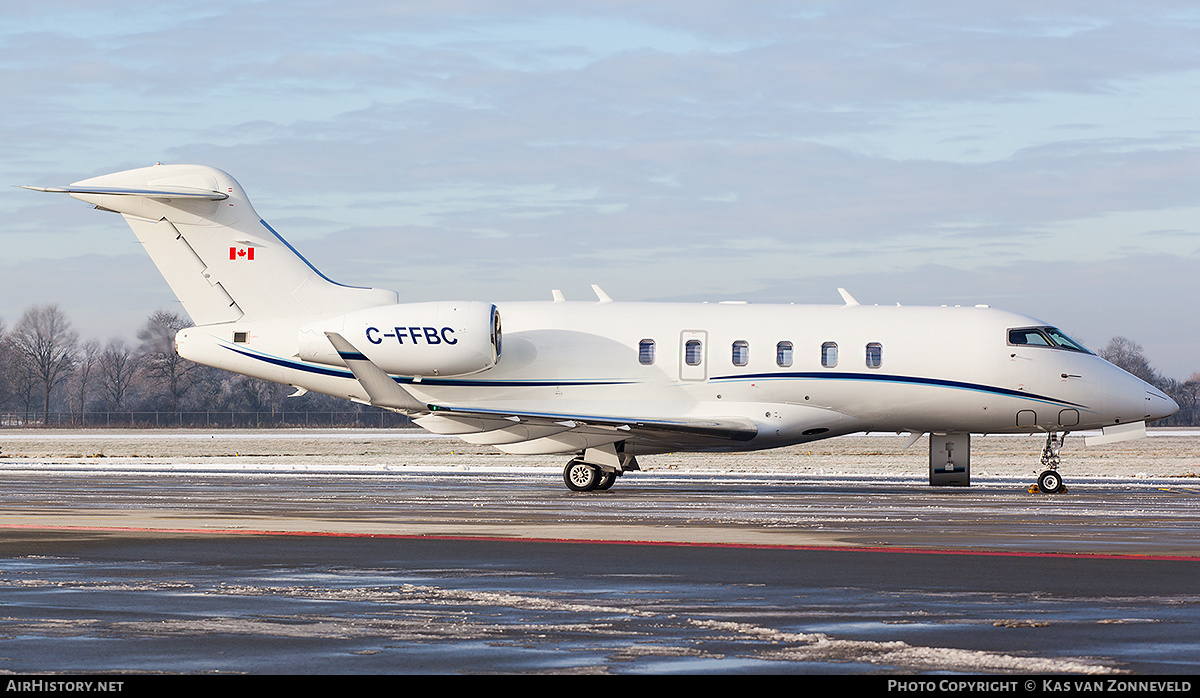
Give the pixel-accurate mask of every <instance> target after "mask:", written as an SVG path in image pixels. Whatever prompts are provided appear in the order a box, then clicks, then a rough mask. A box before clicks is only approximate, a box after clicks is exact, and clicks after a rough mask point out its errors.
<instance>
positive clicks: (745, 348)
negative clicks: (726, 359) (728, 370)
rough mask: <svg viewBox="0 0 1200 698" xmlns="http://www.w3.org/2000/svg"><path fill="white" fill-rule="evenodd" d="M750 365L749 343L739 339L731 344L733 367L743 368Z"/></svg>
mask: <svg viewBox="0 0 1200 698" xmlns="http://www.w3.org/2000/svg"><path fill="white" fill-rule="evenodd" d="M748 363H750V343H749V342H747V341H746V340H744V339H739V340H738V341H736V342H734V343H733V365H734V366H745V365H746V364H748Z"/></svg>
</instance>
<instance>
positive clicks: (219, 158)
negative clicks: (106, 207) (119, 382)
mask: <svg viewBox="0 0 1200 698" xmlns="http://www.w3.org/2000/svg"><path fill="white" fill-rule="evenodd" d="M0 19H3V20H4V21H3V22H0V89H3V90H4V92H5V94H6V113H5V116H6V123H7V124H8V125H9V129H10V133H12V134H14V137H12V138H9V139H5V142H3V143H0V172H2V173H3V174H4V176H5V177H7V178H8V181H9V182H10V183H11V184H26V183H29V184H63V183H66V182H70V181H76V180H79V179H83V178H85V177H89V176H93V175H96V174H100V173H103V172H107V171H115V170H119V169H125V168H130V167H137V166H144V165H148V164H151V163H153V162H155V161H159V160H161V161H164V162H199V163H203V164H209V165H213V166H217V167H220V168H222V169H225V170H227V171H229V172H230V173H232V174H233V175H234V176H235V177H237V178H238V179H239V181H240V182H241V183H242V184H243V186H244V187H245V188H246V189H247V191H248V192H249V194H250V196H251V198H252V199H253V200H254V202H255V205H256V207H257V208H258V210H259V213H261V214H262V215H263V216H264V217H266V218H267V219H268V220H270V221H272V223H273V225H275V227H276V228H277V229H279V230H280V232H282V233H283V234H284V235H286V236H287V237H288V238H289V239H290V240H292V241H293V242H295V243H296V244H297V246H298V247H300V248H301V249H302V251H304V252H305V254H306V255H308V256H309V257H310V258H311V259H312V260H313V261H314V262H315V263H317V264H318V266H320V267H321V268H322V269H323V270H325V271H326V272H327V273H329V274H330V275H331V276H332V277H333V278H338V279H346V280H348V281H353V282H356V283H361V282H364V281H365V282H367V283H372V284H378V285H398V286H400V287H401V288H403V289H404V290H405V291H407V292H408V293H407V294H406V295H408V294H411V295H413V296H420V298H421V299H429V298H433V297H439V295H442V294H446V293H450V294H452V295H453V296H455V297H463V295H464V294H468V295H469V296H470V297H479V298H488V299H496V298H501V299H513V298H529V297H545V296H546V291H547V289H548V288H550V287H554V286H567V285H569V284H575V285H576V286H579V285H580V284H581V281H580V280H581V279H583V278H590V279H591V280H595V281H600V282H602V283H604V284H605V285H606V288H608V287H609V286H610V285H612V286H613V288H609V291H610V293H613V295H614V296H619V297H623V298H673V297H687V298H699V297H713V296H710V295H709V294H722V295H724V294H730V293H741V292H749V293H751V294H752V295H756V298H757V297H762V296H765V297H774V295H775V294H776V293H777V292H778V293H783V291H784V290H788V289H790V290H789V291H788V293H794V292H796V291H797V290H799V289H803V288H806V287H803V286H800V287H795V286H788V285H787V284H786V283H785V281H786V280H787V279H817V280H821V279H827V278H835V277H837V278H840V277H842V276H848V277H851V278H860V277H861V278H864V279H867V278H880V279H897V280H900V281H901V282H903V283H907V281H903V280H906V279H917V278H920V277H921V275H922V274H928V270H929V269H931V268H938V269H943V270H948V271H946V272H945V273H939V274H933V275H931V278H940V279H944V280H947V283H948V282H949V281H950V280H952V281H953V287H954V288H963V289H964V290H963V292H964V293H968V294H969V293H970V292H971V291H972V289H974V290H976V291H979V290H980V289H981V284H982V281H983V279H985V278H987V276H986V274H984V272H983V271H981V270H984V269H988V268H993V267H994V268H998V269H1009V270H1020V269H1027V268H1033V267H1034V266H1036V265H1042V264H1050V265H1064V266H1061V267H1060V268H1061V269H1067V268H1072V269H1075V268H1078V269H1083V268H1088V267H1087V265H1105V264H1111V265H1116V266H1114V267H1112V268H1111V269H1108V271H1107V273H1108V274H1115V273H1117V271H1116V270H1118V269H1119V268H1120V265H1121V264H1128V266H1129V268H1130V269H1131V270H1140V271H1142V272H1148V271H1149V270H1150V268H1149V267H1146V266H1144V265H1143V264H1142V262H1140V261H1139V260H1144V259H1149V258H1162V259H1169V260H1174V261H1178V262H1179V264H1184V263H1186V262H1189V261H1190V262H1191V263H1194V262H1195V261H1196V258H1197V256H1200V251H1198V249H1197V248H1198V247H1200V244H1197V243H1196V242H1195V241H1196V240H1197V237H1196V236H1197V232H1198V231H1197V229H1196V224H1195V223H1193V222H1191V221H1190V220H1189V216H1188V214H1190V212H1191V211H1192V208H1191V207H1193V206H1194V203H1193V200H1192V199H1193V198H1194V192H1195V191H1196V190H1197V186H1196V185H1197V181H1196V180H1197V175H1196V173H1197V172H1198V171H1200V168H1198V167H1197V165H1200V162H1198V153H1200V138H1198V134H1200V116H1197V115H1200V104H1197V102H1198V101H1200V60H1198V59H1200V56H1198V51H1197V49H1196V47H1197V46H1200V41H1198V40H1197V39H1200V37H1198V36H1197V34H1198V33H1200V13H1197V12H1196V11H1195V10H1194V9H1193V8H1192V7H1191V6H1190V5H1189V4H1187V3H1175V2H1156V3H1155V2H1152V3H1141V4H1138V5H1137V6H1136V7H1134V6H1126V5H1125V4H1121V3H1066V4H1059V5H1046V4H1045V3H1032V2H1027V3H1006V4H1004V5H996V6H991V5H988V6H982V7H980V6H971V7H966V6H962V5H961V4H958V3H951V2H935V1H932V0H930V1H927V2H915V3H903V4H894V3H878V4H876V3H829V4H817V3H806V4H803V5H796V4H795V3H755V4H751V5H745V4H742V5H730V4H728V3H713V2H698V3H651V4H647V3H633V2H605V3H593V2H580V3H569V4H565V5H564V4H562V3H549V2H517V3H506V4H505V5H504V7H503V8H498V7H497V6H495V5H494V4H492V3H485V2H479V1H475V0H461V1H459V2H451V3H445V2H441V3H420V2H418V3H389V2H377V3H373V2H366V3H349V4H347V3H332V2H322V1H318V0H308V1H305V2H297V3H289V4H287V5H280V4H276V3H265V2H250V3H246V2H214V3H206V4H205V5H203V6H189V7H187V8H176V7H172V6H165V5H161V4H155V3H149V2H136V1H132V0H130V1H127V2H116V3H106V4H105V5H104V7H99V6H96V5H94V4H91V3H82V2H64V3H56V4H55V5H54V6H53V8H50V7H41V6H19V7H16V6H14V8H5V9H4V10H0ZM37 196H38V195H36V194H33V193H30V192H25V191H17V190H13V191H10V192H7V193H5V194H3V195H2V196H0V215H3V220H4V221H5V224H4V226H2V227H0V245H3V251H4V253H5V254H4V264H7V265H9V267H10V268H14V269H15V268H16V267H18V266H21V267H24V268H28V269H38V270H40V271H41V272H42V273H49V274H52V275H53V276H55V277H56V278H57V279H59V280H61V281H60V283H61V284H62V289H61V290H62V292H63V294H64V295H65V297H68V298H77V299H79V300H78V302H79V303H81V304H85V303H87V302H88V301H90V298H91V297H90V296H89V294H88V293H87V291H86V289H88V288H90V287H91V286H89V285H88V284H94V283H95V282H94V281H92V280H91V279H89V274H94V272H89V271H88V266H87V265H80V266H78V267H73V266H72V265H73V264H75V263H74V262H71V261H69V260H70V259H73V258H75V257H78V256H79V255H83V254H95V255H99V256H102V257H110V258H113V259H116V258H118V257H122V256H123V255H125V254H127V253H128V251H129V246H128V244H127V243H129V242H130V241H131V240H132V235H131V234H129V233H128V232H127V231H124V230H121V225H120V221H119V219H116V218H115V217H111V216H99V215H96V214H92V213H90V212H88V211H87V210H86V208H85V207H83V206H82V205H81V204H78V203H77V202H65V201H63V200H62V199H61V198H59V199H54V200H49V199H48V198H47V200H44V201H43V200H39V199H37V198H36V197H37ZM1163 230H1166V231H1170V233H1171V234H1170V235H1163V234H1160V233H1156V232H1155V231H1163ZM1162 255H1165V257H1159V256H1162ZM1180 260H1181V261H1180ZM1174 261H1173V262H1172V265H1170V266H1172V268H1174V267H1176V266H1178V265H1177V264H1175V262H1174ZM60 263H61V264H62V268H63V269H67V268H70V269H72V271H77V272H79V273H78V274H74V273H72V274H62V273H55V272H54V271H53V269H54V268H55V265H56V264H60ZM113 264H118V263H117V262H114V263H113ZM119 264H122V265H123V264H125V262H120V263H119ZM92 267H93V268H101V269H104V268H107V267H106V265H105V264H94V265H92ZM1039 268H1040V267H1039ZM1092 268H1097V267H1092ZM951 272H955V273H951ZM1039 273H1042V272H1039ZM1045 273H1050V275H1051V276H1054V275H1053V273H1052V272H1049V271H1048V270H1047V271H1046V272H1045ZM981 274H983V276H981ZM856 275H857V276H856ZM18 276H20V278H23V279H24V280H25V281H27V282H28V285H26V286H14V285H11V284H10V285H9V286H8V289H9V292H10V293H11V294H13V295H12V296H11V297H9V298H8V299H6V300H7V303H8V306H9V307H12V308H18V309H22V310H23V308H24V307H25V306H28V305H31V304H33V303H35V302H45V301H46V300H48V299H47V298H43V297H38V296H35V295H33V294H34V292H35V289H41V290H40V291H38V292H41V293H45V292H49V290H51V289H52V288H53V287H47V286H46V285H45V284H39V283H37V281H36V279H33V278H29V277H26V276H24V275H20V274H18ZM1009 276H1011V275H1009V274H1003V273H998V274H997V278H1006V277H1009ZM1017 276H1018V277H1019V276H1020V275H1019V274H1018V275H1017ZM135 277H136V278H139V279H141V278H142V277H140V276H136V275H135V276H130V277H129V278H135ZM1153 278H1155V279H1161V278H1162V277H1161V276H1154V277H1153ZM138 283H146V284H149V283H150V282H149V281H146V280H144V279H143V280H142V281H139V282H138ZM1072 283H1073V284H1077V287H1078V288H1079V289H1092V290H1093V292H1094V294H1096V295H1098V296H1099V295H1103V294H1106V293H1108V290H1109V288H1110V286H1111V284H1108V282H1107V279H1105V278H1103V277H1099V276H1096V277H1092V276H1089V275H1088V274H1084V273H1081V274H1080V275H1079V276H1076V277H1073V279H1072ZM76 284H78V286H75V285H76ZM781 284H782V285H781ZM1022 285H1023V286H1029V285H1028V284H1025V283H1024V282H1022ZM1153 286H1154V284H1147V288H1145V289H1142V290H1140V291H1139V290H1137V289H1135V288H1130V289H1129V294H1130V296H1129V297H1130V298H1138V299H1141V300H1140V301H1139V302H1138V303H1137V304H1136V308H1137V309H1134V308H1133V307H1131V308H1130V309H1129V310H1128V311H1126V310H1124V309H1123V307H1122V305H1121V304H1120V303H1118V302H1115V301H1114V303H1112V304H1110V305H1109V307H1110V308H1113V309H1115V310H1113V311H1111V312H1130V313H1132V314H1134V315H1135V316H1137V317H1138V318H1142V317H1152V318H1157V319H1158V320H1159V321H1160V322H1161V323H1162V324H1163V325H1164V326H1167V325H1169V324H1170V323H1171V322H1172V318H1173V317H1177V316H1179V315H1180V314H1181V313H1182V312H1184V307H1183V301H1181V300H1179V299H1178V296H1177V295H1176V294H1171V293H1164V292H1163V291H1162V289H1158V288H1154V287H1153ZM1032 287H1034V288H1038V289H1039V291H1041V292H1044V293H1047V294H1049V295H1051V296H1054V297H1057V296H1058V295H1059V294H1060V292H1059V291H1058V290H1056V289H1055V288H1054V287H1043V286H1040V285H1037V284H1034V285H1033V286H1032ZM100 288H104V289H105V293H106V294H112V295H110V296H109V298H111V299H112V303H111V306H112V307H125V306H127V305H129V304H131V303H135V302H136V303H139V304H143V303H145V302H146V300H147V298H146V297H145V296H138V295H137V293H139V292H138V291H132V292H126V291H125V290H124V289H123V285H122V284H120V283H117V282H116V279H114V283H113V284H111V285H109V284H105V285H103V286H100ZM583 288H584V290H585V291H586V286H584V287H583ZM620 291H624V293H621V292H620ZM996 292H997V293H998V292H999V291H998V290H997V291H996ZM131 294H132V295H131ZM785 297H786V294H785ZM1071 297H1072V298H1076V299H1077V300H1081V301H1082V299H1083V298H1085V297H1086V294H1085V293H1084V292H1083V291H1080V294H1079V295H1073V296H1071ZM752 299H755V298H752ZM151 305H152V306H153V307H151V308H148V310H152V309H154V307H158V305H161V303H152V304H151ZM80 307H85V306H83V305H81V306H80ZM86 307H87V308H88V309H89V313H92V312H94V313H98V314H99V316H100V317H102V316H103V315H104V314H105V313H108V312H113V313H115V312H117V311H115V310H105V309H104V307H103V306H95V305H86ZM64 308H65V309H67V310H68V311H69V310H71V306H70V305H69V304H68V303H66V302H65V301H64ZM1144 308H1149V309H1150V310H1142V309H1144ZM4 312H6V313H10V312H12V311H9V310H5V311H4ZM115 317H116V316H115V315H114V318H115ZM122 322H123V321H120V320H116V319H114V320H112V321H111V322H110V323H109V326H112V327H116V326H119V325H121V324H122ZM1143 343H1144V344H1147V345H1148V346H1149V345H1152V344H1153V342H1151V341H1149V340H1148V339H1144V340H1143ZM1167 344H1168V342H1166V340H1163V341H1162V343H1161V346H1167ZM1181 346H1184V345H1181ZM1177 351H1181V352H1182V351H1184V350H1183V349H1178V348H1177ZM1167 360H1168V359H1166V358H1164V359H1163V361H1164V362H1165V361H1167ZM1170 360H1171V361H1176V362H1177V364H1178V365H1180V366H1182V365H1184V363H1185V362H1186V361H1187V360H1191V359H1190V358H1189V357H1184V356H1183V355H1182V354H1181V355H1180V356H1179V357H1178V359H1170Z"/></svg>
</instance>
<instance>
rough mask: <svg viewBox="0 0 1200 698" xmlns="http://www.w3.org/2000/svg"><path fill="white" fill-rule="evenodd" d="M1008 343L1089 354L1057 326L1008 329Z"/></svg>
mask: <svg viewBox="0 0 1200 698" xmlns="http://www.w3.org/2000/svg"><path fill="white" fill-rule="evenodd" d="M1008 343H1009V344H1012V345H1014V346H1034V347H1047V348H1050V349H1064V350H1066V351H1077V352H1080V353H1082V354H1091V353H1092V352H1090V351H1088V350H1087V349H1086V348H1084V346H1083V345H1082V344H1080V343H1079V342H1076V341H1075V340H1073V339H1071V338H1070V337H1068V336H1067V335H1065V334H1063V331H1062V330H1060V329H1058V328H1057V327H1020V328H1017V329H1012V330H1009V331H1008Z"/></svg>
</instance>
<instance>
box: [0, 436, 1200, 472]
mask: <svg viewBox="0 0 1200 698" xmlns="http://www.w3.org/2000/svg"><path fill="white" fill-rule="evenodd" d="M905 440H906V439H905V437H904V436H901V435H897V434H891V433H888V434H875V433H872V434H855V435H850V436H844V437H841V438H837V439H828V440H825V441H816V442H813V443H809V444H804V445H801V446H792V447H788V448H781V449H774V450H770V451H758V452H754V453H738V454H711V453H673V454H663V455H655V456H644V457H642V458H639V462H640V464H641V466H642V469H643V470H645V471H648V472H654V471H664V470H665V471H672V472H698V473H710V472H711V473H761V474H768V473H791V474H813V475H842V474H846V475H914V474H915V475H920V474H923V473H925V472H928V467H929V461H928V442H927V439H924V438H923V439H921V440H920V441H918V442H917V443H916V444H914V445H913V446H912V447H910V448H909V449H907V450H905V449H904V448H903V446H904V442H905ZM1044 441H1045V437H1044V436H1041V437H1039V436H1036V435H1031V436H1008V435H990V436H980V435H976V436H973V437H972V439H971V472H972V476H973V477H988V476H996V477H1023V476H1026V475H1029V474H1031V473H1034V474H1035V473H1037V472H1039V471H1041V470H1042V467H1041V462H1040V458H1041V450H1042V445H1043V443H1044ZM566 460H567V457H566V456H512V455H506V454H503V453H501V452H499V451H497V450H496V449H494V448H491V447H488V446H475V445H472V444H467V443H465V442H462V441H459V440H458V439H455V438H453V437H444V436H434V435H431V434H428V433H426V432H423V431H419V430H362V429H319V430H312V429H300V430H170V429H155V430H133V429H130V430H68V429H62V430H59V429H22V430H17V429H0V470H4V469H27V468H47V469H56V468H69V469H75V468H87V469H94V468H97V467H99V468H102V469H105V470H110V469H111V470H163V469H180V470H193V469H196V468H201V469H212V470H254V471H263V470H285V471H294V470H303V471H313V470H319V471H341V472H389V471H396V470H401V469H418V468H420V469H435V470H441V469H458V470H467V469H471V470H474V469H498V470H509V471H527V470H541V469H554V470H560V469H561V468H562V467H563V465H564V464H565V463H566ZM1061 467H1062V468H1063V472H1064V473H1069V474H1070V475H1071V476H1085V477H1086V476H1098V477H1133V478H1137V477H1149V478H1161V477H1193V478H1194V477H1197V476H1198V474H1200V429H1159V430H1156V429H1151V430H1150V436H1149V438H1146V439H1142V440H1139V441H1129V442H1125V443H1118V444H1109V445H1105V446H1095V447H1091V448H1087V447H1085V446H1084V445H1083V437H1082V435H1080V434H1071V435H1069V436H1068V438H1067V440H1066V445H1065V447H1064V448H1063V450H1062V466H1061Z"/></svg>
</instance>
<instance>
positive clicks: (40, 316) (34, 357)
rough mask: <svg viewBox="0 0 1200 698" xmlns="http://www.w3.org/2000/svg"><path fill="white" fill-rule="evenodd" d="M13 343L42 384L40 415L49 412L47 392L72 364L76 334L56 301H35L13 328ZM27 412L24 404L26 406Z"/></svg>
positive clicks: (55, 385)
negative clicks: (43, 303) (37, 302)
mask: <svg viewBox="0 0 1200 698" xmlns="http://www.w3.org/2000/svg"><path fill="white" fill-rule="evenodd" d="M12 336H13V346H14V347H15V348H16V350H17V354H18V355H19V356H21V357H23V359H24V360H25V362H26V368H27V369H28V370H29V372H30V373H31V374H32V376H34V377H35V378H36V382H37V383H40V384H41V387H42V396H43V399H42V418H43V419H45V418H46V417H47V416H48V415H49V413H50V395H51V393H53V392H54V389H55V388H56V387H58V385H59V384H60V383H61V382H62V381H63V380H64V379H66V377H67V376H68V375H69V374H70V370H71V367H72V366H74V364H75V345H76V344H77V343H78V342H79V335H78V334H76V332H75V330H73V329H71V322H70V321H69V320H67V316H66V315H63V313H62V311H60V310H59V309H58V305H56V304H51V305H35V306H34V307H32V308H30V309H29V310H26V311H25V314H24V315H22V316H21V321H20V322H18V323H17V326H16V327H14V328H13V332H12ZM26 412H28V406H27V407H26Z"/></svg>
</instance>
